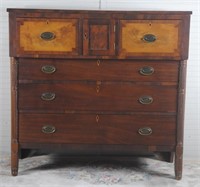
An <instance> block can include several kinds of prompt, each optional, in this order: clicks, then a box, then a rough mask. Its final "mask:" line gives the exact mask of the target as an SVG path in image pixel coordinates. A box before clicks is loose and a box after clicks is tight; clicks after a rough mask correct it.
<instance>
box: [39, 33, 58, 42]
mask: <svg viewBox="0 0 200 187" xmlns="http://www.w3.org/2000/svg"><path fill="white" fill-rule="evenodd" d="M40 38H41V39H42V40H45V41H50V40H53V39H55V38H56V35H55V34H54V33H53V32H49V31H47V32H43V33H41V34H40Z"/></svg>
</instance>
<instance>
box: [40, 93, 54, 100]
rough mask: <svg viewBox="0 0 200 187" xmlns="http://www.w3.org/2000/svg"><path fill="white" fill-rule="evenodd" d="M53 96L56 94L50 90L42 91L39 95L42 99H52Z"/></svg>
mask: <svg viewBox="0 0 200 187" xmlns="http://www.w3.org/2000/svg"><path fill="white" fill-rule="evenodd" d="M55 98H56V94H55V93H51V92H45V93H42V95H41V99H42V100H44V101H52V100H54V99H55Z"/></svg>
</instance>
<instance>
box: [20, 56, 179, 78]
mask: <svg viewBox="0 0 200 187" xmlns="http://www.w3.org/2000/svg"><path fill="white" fill-rule="evenodd" d="M178 67H179V63H178V62H176V61H156V60H154V61H138V60H137V61H132V60H99V59H96V60H52V59H48V60H47V59H44V60H37V59H20V63H19V80H21V81H22V80H33V81H38V80H102V81H106V80H115V81H142V82H145V81H146V82H147V81H148V82H151V81H153V82H161V81H162V82H177V81H178Z"/></svg>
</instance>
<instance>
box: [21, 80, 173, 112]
mask: <svg viewBox="0 0 200 187" xmlns="http://www.w3.org/2000/svg"><path fill="white" fill-rule="evenodd" d="M176 98H177V88H176V85H174V86H173V85H165V86H160V85H145V84H136V83H132V82H100V81H97V82H96V81H85V82H84V81H69V82H65V83H52V84H34V83H31V84H19V109H20V110H45V111H48V110H51V111H52V110H54V111H58V110H61V111H65V110H70V111H73V110H75V111H77V110H78V111H82V110H83V111H91V110H92V111H141V112H145V111H147V112H152V111H155V112H156V111H158V112H176Z"/></svg>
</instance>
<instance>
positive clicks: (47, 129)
mask: <svg viewBox="0 0 200 187" xmlns="http://www.w3.org/2000/svg"><path fill="white" fill-rule="evenodd" d="M42 132H43V133H45V134H52V133H54V132H56V128H55V127H54V126H52V125H45V126H43V127H42Z"/></svg>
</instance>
